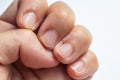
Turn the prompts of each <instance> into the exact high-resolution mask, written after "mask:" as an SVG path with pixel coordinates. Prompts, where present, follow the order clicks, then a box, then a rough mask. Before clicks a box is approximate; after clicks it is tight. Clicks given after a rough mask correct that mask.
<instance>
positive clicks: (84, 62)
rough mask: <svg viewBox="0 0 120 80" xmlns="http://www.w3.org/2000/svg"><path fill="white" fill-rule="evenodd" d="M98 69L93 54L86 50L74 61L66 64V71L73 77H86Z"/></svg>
mask: <svg viewBox="0 0 120 80" xmlns="http://www.w3.org/2000/svg"><path fill="white" fill-rule="evenodd" d="M97 69H98V61H97V58H96V56H95V54H94V53H93V52H91V51H88V52H87V53H86V54H84V55H83V56H82V57H81V58H79V59H78V60H77V61H76V62H74V63H72V64H70V65H68V66H67V72H68V74H69V75H70V76H71V77H72V78H73V79H86V78H88V77H90V76H93V74H94V73H95V72H96V70H97Z"/></svg>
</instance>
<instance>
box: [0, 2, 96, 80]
mask: <svg viewBox="0 0 120 80" xmlns="http://www.w3.org/2000/svg"><path fill="white" fill-rule="evenodd" d="M28 2H29V3H32V4H28ZM18 5H19V6H18ZM33 13H34V14H35V15H34V14H33ZM28 14H29V15H32V17H33V16H34V17H35V19H32V20H33V22H31V23H32V24H31V23H29V24H28V23H26V21H25V20H24V18H25V17H26V15H28ZM30 19H31V18H30ZM27 22H30V21H29V20H28V19H27ZM74 22H75V16H74V13H73V12H72V10H71V9H70V8H69V7H68V6H67V5H66V4H65V3H63V2H56V3H54V4H52V5H51V6H49V7H48V6H47V2H46V1H45V0H34V1H33V0H29V1H28V0H14V2H13V4H12V5H11V6H10V7H9V8H8V9H7V11H6V12H5V13H4V14H3V15H2V16H1V17H0V27H1V28H0V32H1V33H0V44H1V45H0V51H1V52H0V78H1V80H48V79H49V80H90V79H91V77H92V76H93V74H94V73H95V72H96V70H97V68H98V61H97V58H96V56H95V54H94V53H93V52H92V51H90V50H89V46H90V43H91V41H92V39H91V34H90V33H89V31H88V30H87V29H86V28H85V27H83V26H81V25H74ZM33 23H34V24H33ZM53 23H54V24H53ZM20 28H22V29H20ZM45 33H49V35H46V34H45ZM55 33H56V34H55ZM51 36H52V38H51ZM46 37H47V38H46ZM67 44H69V45H67ZM61 45H63V46H62V47H61ZM71 46H72V47H71ZM64 47H65V48H64ZM70 49H71V50H72V51H70ZM65 53H66V54H67V53H70V54H69V56H68V55H66V54H65ZM61 54H64V55H61ZM36 62H37V63H36ZM60 62H61V63H60ZM55 76H56V77H55Z"/></svg>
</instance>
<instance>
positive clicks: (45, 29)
mask: <svg viewBox="0 0 120 80" xmlns="http://www.w3.org/2000/svg"><path fill="white" fill-rule="evenodd" d="M74 20H75V17H74V14H73V12H72V10H71V9H70V8H69V7H68V6H67V5H66V4H65V3H63V2H56V3H54V4H52V5H51V6H50V7H49V9H48V12H47V17H46V19H45V21H44V22H43V24H42V26H41V28H40V30H39V32H38V38H39V40H40V41H41V42H42V43H43V45H45V47H47V48H49V49H53V48H54V47H55V45H56V44H57V43H58V42H59V41H60V40H61V39H62V38H63V37H64V36H65V35H66V34H67V33H69V32H70V31H71V30H72V28H73V25H74Z"/></svg>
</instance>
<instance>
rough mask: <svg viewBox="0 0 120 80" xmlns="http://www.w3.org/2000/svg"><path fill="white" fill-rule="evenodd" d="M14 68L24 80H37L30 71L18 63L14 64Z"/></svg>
mask: <svg viewBox="0 0 120 80" xmlns="http://www.w3.org/2000/svg"><path fill="white" fill-rule="evenodd" d="M14 66H15V67H16V69H17V70H18V71H19V72H20V73H21V75H22V77H23V79H24V80H39V79H38V78H37V76H36V75H35V74H34V73H33V72H32V71H31V69H30V68H27V67H25V66H24V65H23V64H22V63H21V62H20V61H17V62H15V63H14Z"/></svg>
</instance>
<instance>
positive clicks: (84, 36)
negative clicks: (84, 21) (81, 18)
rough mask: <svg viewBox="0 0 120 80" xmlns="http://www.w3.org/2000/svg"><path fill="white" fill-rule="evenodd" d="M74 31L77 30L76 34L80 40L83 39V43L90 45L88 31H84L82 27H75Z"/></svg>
mask: <svg viewBox="0 0 120 80" xmlns="http://www.w3.org/2000/svg"><path fill="white" fill-rule="evenodd" d="M76 30H78V34H79V36H80V38H81V39H83V41H84V43H85V44H87V45H90V43H91V42H92V35H91V33H90V32H89V30H88V29H86V28H85V27H84V26H77V27H76Z"/></svg>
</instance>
